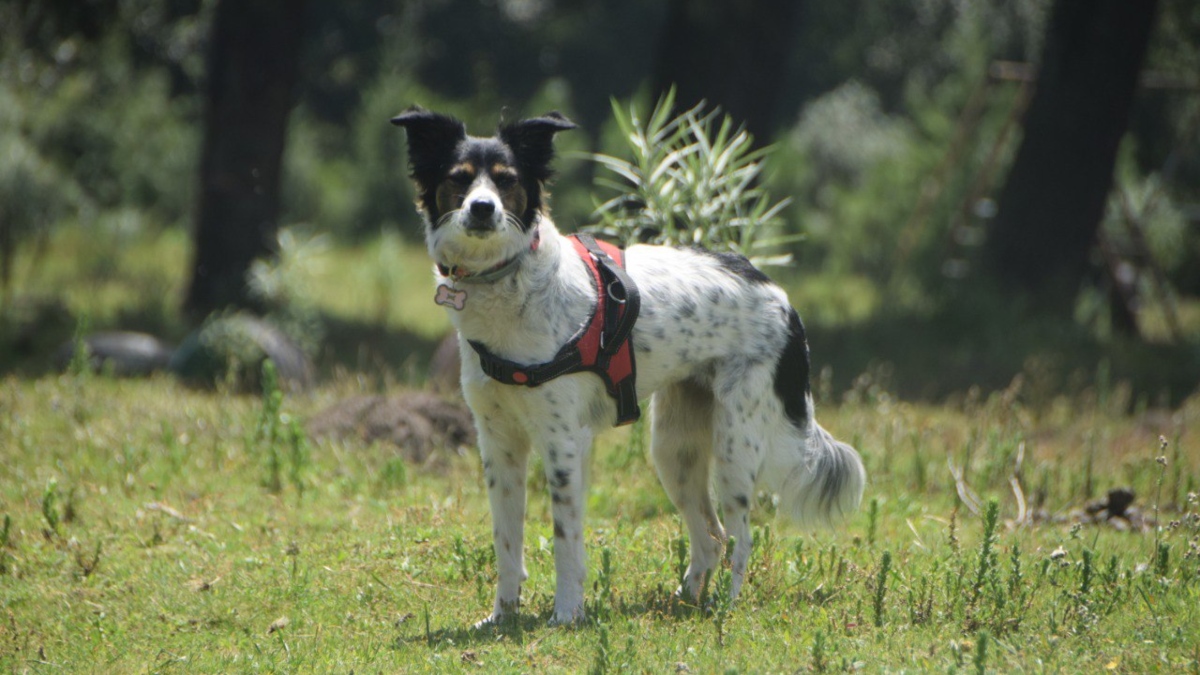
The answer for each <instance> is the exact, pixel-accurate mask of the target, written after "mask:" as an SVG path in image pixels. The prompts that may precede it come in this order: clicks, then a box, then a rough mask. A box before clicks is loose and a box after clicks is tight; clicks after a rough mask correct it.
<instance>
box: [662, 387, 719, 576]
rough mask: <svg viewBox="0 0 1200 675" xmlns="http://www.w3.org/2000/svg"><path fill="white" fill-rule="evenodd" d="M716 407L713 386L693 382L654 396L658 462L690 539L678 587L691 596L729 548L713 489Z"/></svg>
mask: <svg viewBox="0 0 1200 675" xmlns="http://www.w3.org/2000/svg"><path fill="white" fill-rule="evenodd" d="M712 408H713V398H712V392H711V391H709V390H708V389H707V388H706V387H705V386H703V385H701V384H697V383H694V382H682V383H679V384H674V385H671V386H669V387H666V388H664V389H661V390H659V391H658V392H656V393H655V394H654V396H653V397H652V398H651V400H650V431H651V442H650V453H651V456H652V457H653V459H654V467H655V469H656V470H657V471H658V478H659V480H660V481H661V482H662V485H663V488H664V489H666V491H667V496H669V497H670V498H671V502H672V503H673V504H675V508H677V509H679V513H680V514H681V515H682V516H683V520H684V522H685V523H686V524H687V528H688V537H689V538H690V539H691V548H692V552H691V553H692V559H691V562H690V564H689V565H688V568H687V572H686V573H685V575H684V579H683V585H682V586H681V588H680V589H679V591H680V592H681V593H684V594H686V595H687V597H689V598H690V599H692V600H697V599H699V594H700V589H701V588H702V587H703V585H704V581H705V579H706V577H707V576H708V574H709V573H710V572H711V571H712V570H713V569H715V568H716V566H717V564H718V563H719V562H720V560H721V552H722V551H723V550H724V548H725V531H724V529H722V527H721V521H720V520H718V518H717V511H716V509H715V508H713V503H712V497H711V496H710V494H709V492H710V487H709V471H710V465H711V463H712Z"/></svg>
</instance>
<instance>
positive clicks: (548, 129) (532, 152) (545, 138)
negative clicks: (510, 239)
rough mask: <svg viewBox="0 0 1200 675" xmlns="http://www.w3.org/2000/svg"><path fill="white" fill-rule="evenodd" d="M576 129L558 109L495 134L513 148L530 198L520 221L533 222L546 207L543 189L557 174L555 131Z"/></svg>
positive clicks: (509, 125) (505, 127)
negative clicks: (553, 164)
mask: <svg viewBox="0 0 1200 675" xmlns="http://www.w3.org/2000/svg"><path fill="white" fill-rule="evenodd" d="M574 128H576V125H575V123H574V122H572V121H571V120H569V119H567V118H566V117H563V115H562V114H561V113H558V112H548V113H546V114H545V115H542V116H541V117H534V118H531V119H526V120H521V121H519V122H513V123H511V124H505V125H502V126H501V127H500V129H499V131H497V133H496V137H497V138H499V139H500V141H501V142H502V143H504V144H505V145H507V146H508V147H509V149H510V150H512V153H513V156H514V157H515V158H516V164H517V172H518V174H519V175H520V179H521V183H522V185H524V186H525V192H526V194H527V198H528V205H527V207H526V212H525V213H523V214H521V220H522V221H525V222H531V221H532V220H533V218H534V217H535V216H536V214H537V213H538V212H539V211H541V210H542V208H543V206H544V203H543V202H544V194H543V188H544V186H545V184H546V182H547V181H549V180H550V178H551V177H552V176H553V175H554V170H553V169H552V168H551V166H550V163H551V162H552V161H553V160H554V134H556V133H558V132H560V131H567V130H569V129H574Z"/></svg>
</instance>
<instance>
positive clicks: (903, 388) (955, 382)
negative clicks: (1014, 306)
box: [808, 306, 1200, 405]
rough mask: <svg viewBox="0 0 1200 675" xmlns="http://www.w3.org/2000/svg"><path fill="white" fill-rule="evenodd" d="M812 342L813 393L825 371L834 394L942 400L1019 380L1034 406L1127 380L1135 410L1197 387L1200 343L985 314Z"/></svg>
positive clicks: (890, 324)
mask: <svg viewBox="0 0 1200 675" xmlns="http://www.w3.org/2000/svg"><path fill="white" fill-rule="evenodd" d="M808 339H809V343H810V346H811V348H812V367H813V378H814V385H813V386H814V387H817V386H819V384H818V381H817V380H818V378H819V377H820V374H821V373H822V370H823V369H825V368H827V367H828V368H829V369H830V370H831V372H832V378H831V381H830V382H828V383H825V386H826V387H827V391H826V392H825V393H827V394H832V395H833V396H840V395H841V394H842V393H844V392H847V391H852V390H854V389H864V388H867V387H871V386H878V387H879V388H881V389H882V390H883V391H887V392H889V393H892V394H895V395H897V396H899V397H900V398H902V399H905V400H925V401H934V402H940V401H944V400H945V399H946V398H947V397H949V396H953V395H957V394H962V393H964V392H967V391H969V390H971V389H972V388H978V389H979V390H980V391H981V392H982V393H984V394H986V393H987V392H991V391H996V390H1000V389H1003V388H1005V387H1007V386H1008V385H1009V384H1010V383H1011V382H1012V381H1013V378H1014V377H1017V376H1018V375H1020V376H1022V377H1023V378H1024V384H1023V390H1024V392H1025V395H1026V396H1027V397H1028V398H1029V399H1030V402H1032V403H1046V402H1049V400H1050V399H1051V398H1052V397H1053V396H1055V395H1057V394H1080V393H1083V392H1084V391H1086V390H1089V389H1091V390H1096V389H1099V388H1107V387H1112V386H1114V385H1116V384H1118V383H1120V382H1128V383H1129V385H1130V386H1131V388H1132V391H1133V399H1134V400H1133V401H1131V403H1137V402H1138V399H1142V400H1143V401H1144V402H1145V403H1150V404H1155V405H1174V404H1177V403H1179V402H1180V401H1182V400H1183V399H1185V398H1187V397H1188V396H1189V395H1190V394H1192V393H1194V392H1195V391H1196V386H1197V382H1200V344H1198V343H1196V342H1185V343H1181V344H1151V343H1147V342H1144V341H1140V340H1136V339H1129V338H1120V337H1115V338H1112V339H1110V340H1105V341H1101V340H1099V339H1097V338H1096V337H1095V336H1094V335H1092V334H1090V332H1089V331H1087V330H1086V329H1085V328H1084V327H1082V326H1079V325H1077V324H1076V323H1074V322H1072V321H1064V320H1062V319H1056V318H1053V317H1044V316H1032V317H1020V316H1016V315H1015V314H1013V313H1007V312H1003V311H996V310H995V309H984V308H981V307H969V306H957V307H953V308H949V309H946V310H943V311H941V312H938V313H936V314H932V315H930V316H926V317H922V316H913V315H886V314H885V315H879V316H876V317H874V318H872V319H870V320H868V321H866V322H863V323H860V324H856V325H853V326H838V327H823V326H820V325H816V324H814V325H810V326H809V327H808Z"/></svg>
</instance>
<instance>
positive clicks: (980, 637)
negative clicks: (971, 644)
mask: <svg viewBox="0 0 1200 675" xmlns="http://www.w3.org/2000/svg"><path fill="white" fill-rule="evenodd" d="M990 640H991V635H989V634H988V632H987V631H986V630H981V631H979V633H978V634H977V635H976V636H975V660H974V665H975V672H976V673H977V674H978V675H984V673H986V672H987V648H988V642H989V641H990Z"/></svg>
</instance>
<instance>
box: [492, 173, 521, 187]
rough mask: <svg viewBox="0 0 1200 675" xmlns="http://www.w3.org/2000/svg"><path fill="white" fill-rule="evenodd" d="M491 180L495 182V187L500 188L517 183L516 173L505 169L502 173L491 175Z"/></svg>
mask: <svg viewBox="0 0 1200 675" xmlns="http://www.w3.org/2000/svg"><path fill="white" fill-rule="evenodd" d="M492 181H493V182H494V183H495V184H496V187H498V188H501V189H504V188H510V187H512V186H514V185H516V184H517V175H516V174H513V173H508V172H507V171H505V172H503V173H497V174H494V175H493V176H492Z"/></svg>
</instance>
